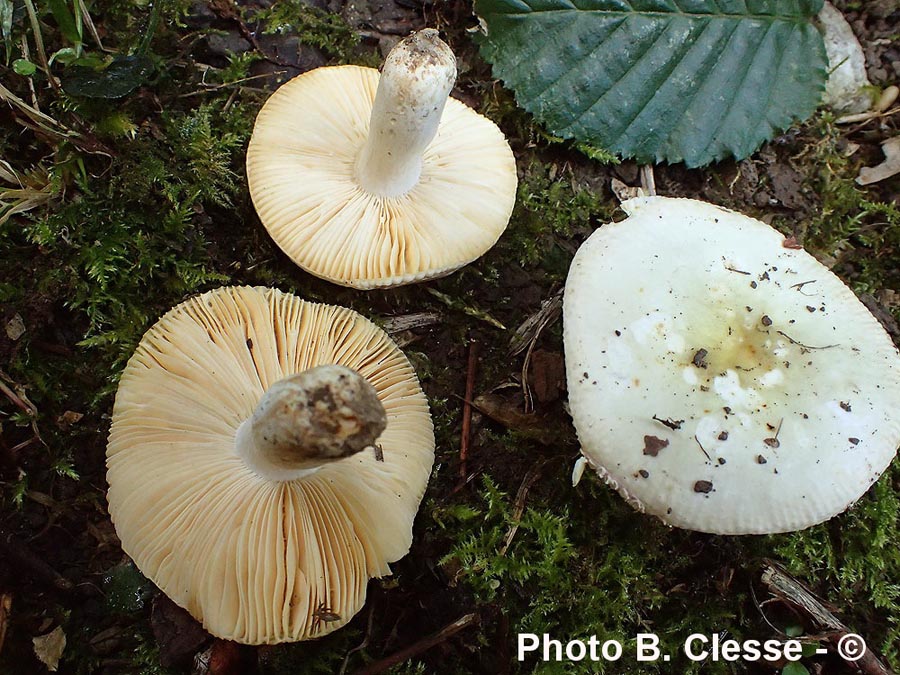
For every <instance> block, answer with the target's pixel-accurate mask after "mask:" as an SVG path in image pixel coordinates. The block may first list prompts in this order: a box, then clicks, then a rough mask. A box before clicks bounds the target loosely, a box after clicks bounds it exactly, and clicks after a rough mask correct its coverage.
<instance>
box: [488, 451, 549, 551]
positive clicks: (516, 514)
mask: <svg viewBox="0 0 900 675" xmlns="http://www.w3.org/2000/svg"><path fill="white" fill-rule="evenodd" d="M543 466H544V462H543V461H538V462H535V464H534V466H532V467H531V468H530V469H529V470H528V473H526V474H525V478H523V479H522V484H521V485H520V486H519V491H518V492H517V493H516V501H515V504H514V505H513V513H512V521H513V524H512V527H510V528H509V532H507V533H506V537H505V538H504V540H503V545H502V546H501V547H500V551H499V555H501V556H503V555H506V552H507V551H508V550H509V547H510V546H511V545H512V541H513V538H514V537H515V536H516V532H518V531H519V523H520V522H521V520H522V514H523V513H525V498H526V497H527V496H528V491H529V490H530V489H531V486H532V485H534V483H535V481H537V479H538V478H540V477H541V469H542V468H543Z"/></svg>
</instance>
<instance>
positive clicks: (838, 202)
mask: <svg viewBox="0 0 900 675" xmlns="http://www.w3.org/2000/svg"><path fill="white" fill-rule="evenodd" d="M811 131H812V133H813V134H814V136H813V138H812V142H811V144H810V151H809V152H808V153H807V155H806V156H804V157H802V158H801V162H802V163H803V164H804V165H805V166H806V168H807V169H808V172H807V173H806V176H807V179H806V180H807V185H808V187H809V188H810V189H811V190H812V191H813V193H814V194H816V195H818V196H819V199H821V207H820V208H819V209H817V210H816V211H815V212H814V213H813V214H812V218H811V220H810V222H809V224H808V226H807V229H806V237H807V239H806V241H805V242H804V244H805V245H806V247H807V248H808V249H810V250H812V251H817V252H820V253H822V254H824V255H825V256H826V257H827V258H826V259H828V258H830V262H832V263H833V266H834V271H835V272H837V273H838V274H839V275H840V276H841V277H842V278H844V279H845V280H846V281H847V282H848V283H849V284H850V285H851V286H852V287H853V289H854V290H855V291H856V292H857V293H874V292H875V291H877V290H879V289H881V288H898V287H900V268H898V266H897V257H898V252H900V207H898V205H897V204H895V203H889V202H880V201H877V200H875V199H873V198H872V194H873V193H872V190H870V189H866V188H862V187H860V186H859V185H857V184H856V180H855V178H856V175H857V173H858V171H859V160H858V159H857V158H855V157H854V156H853V155H850V156H848V153H847V145H846V141H845V139H844V138H843V136H842V133H841V129H840V128H839V127H838V126H837V125H836V124H835V123H834V117H833V116H832V115H831V114H830V113H823V114H822V115H821V116H820V118H819V119H818V121H817V123H815V124H814V125H813V126H812V127H811Z"/></svg>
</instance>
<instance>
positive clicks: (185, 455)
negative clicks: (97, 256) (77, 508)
mask: <svg viewBox="0 0 900 675" xmlns="http://www.w3.org/2000/svg"><path fill="white" fill-rule="evenodd" d="M433 459H434V433H433V427H432V423H431V417H430V415H429V412H428V404H427V401H426V399H425V396H424V395H423V393H422V390H421V389H420V387H419V384H418V381H417V379H416V375H415V372H414V371H413V369H412V367H411V366H410V364H409V362H408V361H407V359H406V357H405V356H404V355H403V353H402V352H401V351H400V350H399V349H398V348H397V346H396V345H394V343H393V342H392V341H391V340H390V338H388V336H387V335H386V334H385V333H384V332H382V331H381V330H379V329H378V328H377V327H375V326H374V325H373V324H372V323H370V322H369V321H367V320H366V319H364V318H363V317H361V316H360V315H358V314H356V313H355V312H352V311H350V310H348V309H343V308H340V307H333V306H328V305H321V304H315V303H309V302H304V301H302V300H300V299H298V298H296V297H294V296H292V295H289V294H286V293H281V292H279V291H277V290H272V289H262V288H247V287H235V288H220V289H218V290H215V291H212V292H209V293H205V294H203V295H201V296H198V297H195V298H193V299H190V300H188V301H186V302H184V303H182V304H180V305H178V306H177V307H175V308H174V309H172V310H171V311H169V312H168V313H167V314H166V315H165V316H163V317H162V318H161V319H160V320H159V321H158V322H157V323H156V325H155V326H153V327H152V328H151V329H150V330H149V331H148V332H147V333H146V335H144V337H143V339H142V340H141V342H140V344H139V345H138V348H137V350H136V352H135V354H134V355H133V356H132V358H131V359H130V361H129V362H128V365H127V366H126V368H125V371H124V373H123V375H122V379H121V382H120V384H119V389H118V392H117V394H116V401H115V407H114V410H113V421H112V428H111V431H110V436H109V445H108V448H107V466H108V474H107V478H108V481H109V494H108V499H109V511H110V515H111V516H112V519H113V522H114V524H115V527H116V532H117V533H118V535H119V538H120V539H121V542H122V548H123V549H124V550H125V552H126V553H128V554H129V555H130V556H131V557H132V559H133V560H134V561H135V563H136V564H137V566H138V567H139V568H140V570H141V571H142V572H143V573H144V574H145V575H146V576H147V577H148V578H150V579H151V580H152V581H153V582H154V583H156V584H157V585H158V586H159V587H160V588H161V589H162V590H163V592H165V593H166V594H167V595H168V596H169V597H170V598H172V600H174V601H175V602H176V603H177V604H179V605H180V606H182V607H184V608H185V609H187V610H188V611H189V612H190V613H191V614H192V615H193V616H194V617H195V618H197V619H198V620H199V621H200V622H201V623H202V624H203V626H204V627H205V628H206V629H207V630H208V631H209V632H210V633H212V634H213V635H215V636H217V637H221V638H226V639H230V640H235V641H237V642H242V643H247V644H263V643H269V644H271V643H278V642H285V641H294V640H303V639H306V638H310V637H316V636H320V635H324V634H326V633H329V632H331V631H333V630H335V629H337V628H339V627H341V626H343V625H344V624H345V623H347V622H348V621H349V620H350V619H351V618H352V617H353V615H354V614H355V613H356V612H357V611H359V609H360V608H361V607H362V605H363V604H364V602H365V597H366V585H367V582H368V580H369V579H370V578H372V577H379V576H383V575H386V574H389V573H390V568H389V563H391V562H393V561H396V560H398V559H399V558H401V557H402V556H403V555H405V554H406V553H407V552H408V550H409V547H410V544H411V541H412V522H413V518H414V517H415V514H416V511H417V509H418V505H419V502H420V500H421V498H422V494H423V492H424V490H425V485H426V482H427V480H428V476H429V473H430V471H431V466H432V463H433Z"/></svg>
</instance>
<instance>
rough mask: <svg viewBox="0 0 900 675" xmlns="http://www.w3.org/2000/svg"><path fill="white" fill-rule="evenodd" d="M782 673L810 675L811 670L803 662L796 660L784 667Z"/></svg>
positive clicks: (783, 674)
mask: <svg viewBox="0 0 900 675" xmlns="http://www.w3.org/2000/svg"><path fill="white" fill-rule="evenodd" d="M781 675H809V671H808V670H807V669H806V666H804V665H803V664H802V663H797V662H796V661H794V662H793V663H789V664H787V665H786V666H785V667H784V668H782V670H781Z"/></svg>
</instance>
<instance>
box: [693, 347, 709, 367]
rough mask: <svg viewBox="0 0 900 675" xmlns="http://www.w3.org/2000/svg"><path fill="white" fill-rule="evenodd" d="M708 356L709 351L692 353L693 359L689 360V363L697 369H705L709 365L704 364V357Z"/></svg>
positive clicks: (701, 350) (699, 350) (700, 350)
mask: <svg viewBox="0 0 900 675" xmlns="http://www.w3.org/2000/svg"><path fill="white" fill-rule="evenodd" d="M707 355H709V351H708V350H706V349H698V350H697V351H696V352H695V353H694V358H692V359H691V363H693V364H694V365H695V366H697V368H706V367H707V366H708V365H709V364H708V363H707V362H706V357H707Z"/></svg>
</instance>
